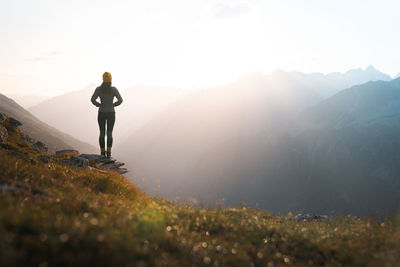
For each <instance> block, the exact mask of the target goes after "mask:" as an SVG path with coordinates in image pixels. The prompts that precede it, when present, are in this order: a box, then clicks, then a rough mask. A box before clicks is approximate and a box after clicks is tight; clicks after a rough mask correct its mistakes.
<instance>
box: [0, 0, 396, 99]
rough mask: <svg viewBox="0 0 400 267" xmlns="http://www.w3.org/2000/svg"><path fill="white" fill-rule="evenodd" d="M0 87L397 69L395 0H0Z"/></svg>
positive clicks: (35, 89) (60, 88)
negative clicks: (104, 78)
mask: <svg viewBox="0 0 400 267" xmlns="http://www.w3.org/2000/svg"><path fill="white" fill-rule="evenodd" d="M0 3H1V9H0V36H1V42H0V81H1V82H0V92H1V93H6V94H44V95H56V94H60V93H63V92H66V91H72V90H79V89H81V88H83V87H85V86H87V85H88V84H90V83H96V84H98V83H100V82H101V75H102V73H103V72H104V71H105V70H107V71H110V72H111V73H112V74H113V78H114V84H115V85H116V86H117V87H118V88H120V89H122V90H123V89H124V88H127V87H129V86H131V85H133V84H136V83H144V84H151V85H165V86H179V87H187V88H190V87H202V86H215V85H219V84H223V83H226V82H230V81H233V80H235V79H237V78H238V77H240V76H242V75H244V74H247V73H250V72H254V71H260V72H264V73H268V72H271V71H273V70H275V69H277V68H281V69H284V70H298V71H303V72H317V71H318V72H324V73H327V72H333V71H339V72H344V71H346V70H348V69H350V68H358V67H363V68H364V67H366V66H368V65H371V64H372V65H374V66H375V67H376V68H378V69H380V70H381V71H383V72H386V73H388V74H390V75H394V74H397V73H398V72H400V53H399V49H400V34H399V29H400V16H399V10H400V1H398V0H391V1H390V0H379V1H378V0H331V1H328V0H251V1H233V0H230V1H207V0H198V1H191V0H179V1H178V0H168V1H166V0H146V1H143V0H142V1H133V0H132V1H128V0H127V1H122V0H120V1H117V0H112V1H98V0H96V1H95V0H93V1H84V0H79V1H74V0H58V1H54V0H48V1H44V0H35V1H32V0H25V1H23V0H9V1H5V0H0Z"/></svg>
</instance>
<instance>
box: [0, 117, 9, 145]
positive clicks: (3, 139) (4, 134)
mask: <svg viewBox="0 0 400 267" xmlns="http://www.w3.org/2000/svg"><path fill="white" fill-rule="evenodd" d="M0 114H1V113H0ZM7 139H8V131H7V129H6V127H4V126H3V125H0V144H5V143H7Z"/></svg>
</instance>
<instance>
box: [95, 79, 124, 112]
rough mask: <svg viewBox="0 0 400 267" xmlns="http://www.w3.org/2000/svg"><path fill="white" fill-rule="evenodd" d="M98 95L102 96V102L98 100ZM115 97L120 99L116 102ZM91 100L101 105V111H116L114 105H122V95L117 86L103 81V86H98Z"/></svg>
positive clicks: (97, 105)
mask: <svg viewBox="0 0 400 267" xmlns="http://www.w3.org/2000/svg"><path fill="white" fill-rule="evenodd" d="M98 97H100V103H99V102H97V98H98ZM114 97H116V98H117V100H118V101H117V102H115V103H114ZM91 101H92V103H93V105H95V106H96V107H99V111H100V112H115V110H114V107H116V106H119V105H121V103H122V97H121V95H120V94H119V92H118V89H117V88H115V87H113V86H110V85H107V84H106V83H103V84H102V85H101V86H99V87H97V88H96V90H95V91H94V93H93V95H92V99H91Z"/></svg>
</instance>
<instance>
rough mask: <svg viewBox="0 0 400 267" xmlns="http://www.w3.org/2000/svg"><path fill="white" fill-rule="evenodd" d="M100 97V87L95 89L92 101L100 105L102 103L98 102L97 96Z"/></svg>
mask: <svg viewBox="0 0 400 267" xmlns="http://www.w3.org/2000/svg"><path fill="white" fill-rule="evenodd" d="M98 97H99V88H96V90H95V91H94V93H93V95H92V98H91V99H90V101H92V103H93V105H95V106H96V107H100V105H101V104H100V103H99V102H97V98H98Z"/></svg>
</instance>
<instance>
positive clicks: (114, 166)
mask: <svg viewBox="0 0 400 267" xmlns="http://www.w3.org/2000/svg"><path fill="white" fill-rule="evenodd" d="M80 157H82V158H85V159H87V160H88V161H89V164H90V165H91V166H94V167H96V168H99V169H103V170H114V171H116V172H118V173H120V174H124V173H127V172H128V170H127V169H126V168H121V167H122V166H124V165H125V163H123V162H119V161H116V160H115V159H113V158H110V159H108V158H104V157H102V156H101V155H96V154H81V155H80Z"/></svg>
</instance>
